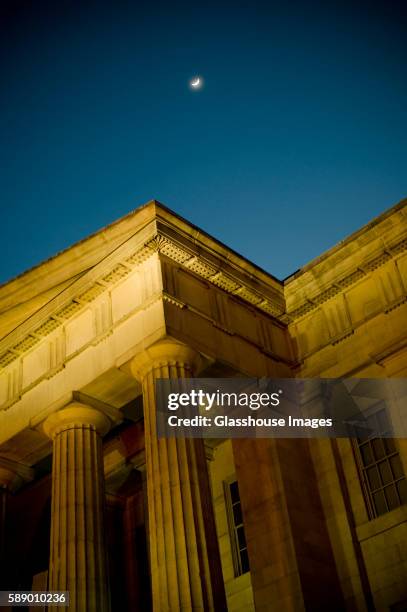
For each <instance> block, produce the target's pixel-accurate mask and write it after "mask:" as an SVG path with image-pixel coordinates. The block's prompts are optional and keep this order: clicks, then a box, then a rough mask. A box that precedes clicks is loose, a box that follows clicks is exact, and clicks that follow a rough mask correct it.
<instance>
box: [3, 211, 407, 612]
mask: <svg viewBox="0 0 407 612" xmlns="http://www.w3.org/2000/svg"><path fill="white" fill-rule="evenodd" d="M406 203H407V202H406V201H403V202H401V203H400V204H398V205H396V206H395V207H393V208H392V209H390V210H389V211H388V212H386V213H385V214H383V215H382V216H380V217H379V218H377V219H375V220H374V221H372V222H371V223H370V224H369V225H367V226H366V227H364V228H362V229H361V230H360V231H358V232H356V233H355V234H353V235H352V236H350V237H349V238H347V239H346V240H344V241H343V242H341V243H340V244H339V245H337V246H336V247H334V248H333V249H331V250H330V251H328V252H327V253H325V254H323V255H321V257H319V258H318V259H316V260H314V261H313V262H311V263H310V264H308V265H307V266H305V267H304V268H302V269H301V270H300V271H298V272H296V273H295V274H294V275H293V276H291V277H289V278H288V279H286V280H285V281H279V280H277V279H275V278H273V277H272V276H270V275H268V274H266V273H265V272H264V271H262V270H260V269H259V268H257V267H256V266H255V265H253V264H251V263H250V262H248V261H247V260H245V259H243V258H242V257H240V256H239V255H237V254H236V253H234V252H233V251H231V250H229V249H228V248H227V247H225V246H224V245H222V244H220V243H218V242H217V241H216V240H214V239H213V238H211V237H210V236H208V235H207V234H205V233H204V232H202V231H200V230H199V229H198V228H196V227H194V226H192V225H191V224H189V223H188V222H187V221H185V220H184V219H182V218H180V217H178V216H177V215H175V214H174V213H173V212H171V211H170V210H168V209H167V208H165V207H164V206H162V205H161V204H159V203H157V202H155V201H153V202H150V203H149V204H147V205H145V206H143V207H141V208H139V209H137V210H136V211H134V212H132V213H131V214H129V215H128V216H126V217H124V218H123V219H121V220H119V221H118V222H116V223H114V224H113V225H111V226H109V227H107V228H105V229H104V230H102V231H100V232H98V233H97V234H94V235H93V236H90V237H89V238H87V239H86V240H84V241H82V242H80V243H78V244H77V245H75V246H73V247H71V248H70V249H68V250H66V251H64V252H62V253H60V254H59V255H57V256H56V257H54V258H52V259H50V260H48V261H46V262H45V263H43V264H41V265H39V266H37V267H36V268H33V269H32V270H29V271H28V272H26V273H25V274H23V275H21V276H19V277H17V278H16V279H14V280H12V281H10V282H9V283H7V284H6V285H3V286H2V287H1V288H0V478H1V484H2V490H1V493H2V497H1V517H0V519H1V531H0V552H1V559H2V567H3V571H2V572H1V575H2V583H3V587H2V588H3V589H19V590H22V589H28V590H30V589H37V590H38V589H41V588H50V589H66V590H69V591H70V596H71V606H70V609H72V610H78V611H81V612H82V611H85V610H91V611H92V610H109V609H112V610H120V611H122V610H149V609H153V610H155V611H156V612H165V611H167V610H174V611H175V610H193V609H194V610H195V609H197V610H221V611H222V610H226V609H228V610H230V611H238V610H241V611H243V610H247V611H250V610H258V611H270V612H273V611H281V610H295V611H296V610H311V611H313V610H325V609H329V608H330V609H333V610H358V611H359V610H360V611H362V610H372V609H376V610H392V611H400V610H405V609H407V520H406V519H407V505H406V504H405V503H402V502H403V499H402V497H401V495H402V493H400V499H399V501H400V500H401V502H400V503H398V504H396V503H394V504H393V506H394V507H393V506H392V508H391V509H390V508H386V511H383V509H382V508H381V507H380V508H379V507H378V506H375V503H376V502H375V501H374V500H373V501H372V499H373V498H372V499H371V498H370V497H369V495H370V493H369V492H367V491H366V483H365V482H364V481H363V479H362V474H364V471H363V466H361V464H360V460H358V456H359V455H358V452H359V450H358V449H357V448H356V447H355V446H354V444H353V442H351V441H350V440H348V439H338V440H242V439H239V440H237V439H236V440H233V441H230V440H227V441H223V442H222V443H220V444H214V443H213V444H205V445H204V444H203V442H202V441H201V440H196V441H184V442H183V441H176V440H168V441H167V440H160V439H157V436H156V431H155V420H154V410H155V404H154V379H155V378H156V377H157V376H160V377H169V378H177V377H180V376H182V377H184V376H189V375H191V374H196V373H198V375H199V376H208V377H209V376H210V377H228V376H236V375H237V376H241V375H248V376H255V377H261V376H268V377H281V378H283V377H331V378H335V377H342V376H344V377H405V376H407V350H406V342H407V334H406V328H407V305H406V288H407V223H406V220H407V207H406ZM393 444H394V447H392V450H391V453H390V455H389V456H390V459H389V461H393V462H394V464H395V465H397V466H399V465H402V469H403V470H404V471H403V474H407V445H406V440H395V441H394V443H393ZM395 457H396V458H395ZM400 462H401V463H400ZM378 469H379V468H378ZM397 469H398V470H400V469H401V468H400V467H397ZM403 474H402V473H400V474H399V475H398V485H397V486H400V487H401V486H404V483H403V482H402V481H403ZM234 483H237V484H236V485H235V484H234ZM237 485H238V488H236V487H237ZM395 486H396V485H395ZM237 491H238V492H239V498H238V500H237V498H236V497H233V496H236V495H237ZM380 495H384V493H383V492H381V493H380ZM383 499H384V498H383ZM386 499H387V497H386ZM236 500H237V501H236ZM377 503H378V502H377ZM383 503H384V502H383ZM388 503H390V502H388ZM392 503H393V502H392ZM237 506H238V510H236V508H237ZM387 510H388V511H387ZM240 513H241V514H240ZM237 515H238V516H242V519H241V521H242V522H241V524H240V522H239V520H240V519H239V520H238V521H237V522H236V516H237ZM238 523H239V524H238ZM242 529H244V534H245V540H244V541H243V540H241V539H239V538H240V535H239V534H241V533H242ZM236 538H237V539H236ZM242 542H243V543H242ZM236 546H237V548H236ZM239 546H240V547H241V549H242V550H243V552H241V550H240V548H239ZM246 559H247V560H248V561H247V562H248V564H249V566H250V571H245V570H246V569H247V567H246V565H245V564H246Z"/></svg>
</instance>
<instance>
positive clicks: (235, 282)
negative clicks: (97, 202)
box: [0, 224, 284, 371]
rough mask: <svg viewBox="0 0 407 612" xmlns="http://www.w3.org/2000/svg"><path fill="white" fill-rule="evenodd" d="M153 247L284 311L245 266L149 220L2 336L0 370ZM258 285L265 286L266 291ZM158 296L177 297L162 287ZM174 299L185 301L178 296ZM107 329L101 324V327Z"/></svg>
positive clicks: (272, 311) (265, 306) (262, 305)
mask: <svg viewBox="0 0 407 612" xmlns="http://www.w3.org/2000/svg"><path fill="white" fill-rule="evenodd" d="M154 253H158V254H159V255H160V256H163V257H166V258H168V259H170V260H172V261H174V262H175V263H177V264H178V265H181V266H182V267H184V268H185V269H186V270H188V271H190V272H192V273H193V274H196V275H198V276H200V277H202V278H204V279H205V280H207V281H208V282H210V283H212V284H213V285H214V286H216V287H218V288H221V289H222V290H224V291H226V292H227V293H229V294H230V295H233V296H235V297H237V298H239V299H241V300H243V301H244V302H246V303H248V304H250V305H251V306H255V307H257V308H259V309H260V310H262V311H263V312H266V313H267V314H269V315H272V316H274V317H276V318H278V317H279V316H280V315H281V314H282V313H283V311H284V301H283V297H282V294H281V295H278V293H275V294H274V295H273V294H272V292H271V291H270V290H269V289H268V290H267V288H264V287H263V286H262V285H261V284H260V283H257V286H256V282H255V280H256V279H254V278H252V277H247V278H245V273H244V271H241V272H240V273H234V271H233V270H232V269H231V270H229V271H226V270H225V263H224V262H222V261H221V260H220V259H219V260H216V258H215V257H214V256H213V255H211V256H206V255H205V253H204V252H203V250H202V249H200V252H197V249H196V247H195V248H194V246H193V245H188V244H183V243H180V242H177V241H174V240H172V239H171V238H169V237H168V236H166V235H164V234H163V233H159V232H157V228H156V225H155V224H150V225H149V226H147V227H145V228H143V230H142V231H141V232H139V233H138V234H137V235H135V236H133V237H132V238H130V239H129V240H128V241H127V242H126V243H125V244H124V245H122V246H121V247H120V248H119V249H116V250H115V251H114V252H113V253H111V254H110V255H109V256H108V257H106V258H105V259H104V260H103V261H102V262H100V263H99V264H97V265H96V266H94V267H93V268H92V269H91V270H89V271H88V272H86V273H85V274H84V275H82V276H81V277H80V278H79V279H78V280H77V281H75V282H74V283H72V285H70V286H69V287H67V288H66V289H65V290H64V291H62V292H61V293H60V294H59V295H58V296H57V297H55V298H53V299H52V300H50V301H49V302H48V303H47V304H46V305H45V306H43V307H42V308H40V309H39V310H38V311H37V312H36V313H35V314H34V315H32V316H30V317H29V318H28V319H27V320H25V321H24V322H23V323H22V324H21V325H20V326H18V327H17V328H16V329H15V330H13V332H11V333H10V334H8V335H7V336H6V337H5V338H3V339H2V340H1V341H0V371H1V369H4V368H6V367H7V366H8V365H10V364H12V363H13V362H14V361H16V360H17V359H19V358H21V357H23V356H24V355H25V354H26V353H27V352H28V351H30V350H31V349H33V348H34V347H35V346H36V345H37V344H39V343H40V342H41V341H42V340H43V339H44V338H46V337H47V336H48V335H49V334H51V333H53V332H54V331H56V330H57V329H58V328H61V327H63V326H64V325H65V324H66V323H67V322H68V321H69V320H70V319H72V318H73V317H74V316H76V315H79V314H80V313H81V311H83V310H84V309H85V308H86V307H88V306H89V304H90V303H91V302H93V301H94V300H96V299H97V298H98V297H99V296H100V295H101V294H103V293H104V292H105V291H111V290H112V289H113V288H114V287H115V286H116V285H117V284H119V283H120V282H121V281H122V280H123V279H124V278H125V277H126V276H128V275H129V274H130V273H131V272H132V271H133V270H134V269H135V268H136V267H137V266H139V265H140V264H141V263H143V262H144V261H146V260H147V259H148V258H149V257H151V256H152V255H153V254H154ZM262 290H265V291H267V294H265V293H263V292H262ZM163 299H167V300H168V299H172V300H173V301H174V300H175V301H177V300H176V298H171V296H169V295H168V294H167V293H165V292H163ZM177 305H178V306H180V307H183V306H184V305H183V304H181V303H178V302H177ZM108 331H109V330H105V333H106V332H107V333H108Z"/></svg>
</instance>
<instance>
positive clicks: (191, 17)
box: [0, 0, 407, 281]
mask: <svg viewBox="0 0 407 612" xmlns="http://www.w3.org/2000/svg"><path fill="white" fill-rule="evenodd" d="M403 5H404V8H403ZM406 15H407V9H406V8H405V3H404V2H402V1H400V2H396V1H394V0H383V2H363V3H362V2H358V1H357V0H354V1H349V2H348V1H346V0H342V1H341V2H326V1H324V2H322V1H321V2H316V1H313V0H309V1H307V2H306V1H305V0H301V1H298V0H293V1H291V2H273V1H272V0H271V1H270V2H264V3H259V2H257V3H256V2H254V1H253V0H248V1H247V2H239V1H235V2H230V3H229V2H222V1H219V2H216V3H215V2H214V3H211V2H205V3H203V2H202V3H196V2H188V3H170V2H165V3H162V4H160V3H153V2H139V1H136V0H134V1H133V2H130V1H128V2H124V1H120V0H115V1H113V0H112V1H111V2H102V1H100V0H99V1H94V2H85V1H79V0H78V1H77V2H75V1H71V2H65V1H63V0H58V1H57V2H55V0H52V2H45V1H43V0H31V1H25V2H22V1H21V0H11V1H9V0H2V2H1V8H0V62H1V71H0V79H1V80H0V87H1V97H0V105H1V112H0V134H1V140H2V146H1V150H0V198H1V224H0V235H1V241H2V257H1V263H0V281H4V280H7V279H8V278H11V277H12V276H14V275H16V274H18V273H20V272H22V271H23V270H25V269H27V268H29V267H31V266H33V265H34V264H36V263H38V262H40V261H41V260H43V259H45V258H47V257H49V256H51V255H53V254H55V253H56V252H58V251H60V250H62V249H63V248H65V247H67V246H69V245H70V244H73V243H74V242H76V241H77V240H79V239H81V238H83V237H85V236H87V235H88V234H90V233H92V232H94V231H96V230H97V229H99V228H101V227H103V226H104V225H106V224H108V223H110V222H112V221H114V220H116V219H117V218H118V217H120V216H122V215H124V214H126V213H127V212H128V211H129V210H131V209H133V208H135V207H137V206H139V205H140V204H143V203H145V202H146V201H147V200H149V199H152V198H156V199H158V200H160V201H161V202H163V203H164V204H166V205H167V206H169V207H170V208H172V209H173V210H175V211H176V212H177V213H179V214H181V215H182V216H184V217H186V218H187V219H188V220H190V221H191V222H193V223H195V224H197V225H198V226H200V227H201V228H202V229H204V230H206V231H207V232H209V233H210V234H212V235H213V236H215V237H216V238H218V239H219V240H221V241H223V242H225V243H226V244H227V245H229V246H230V247H232V248H234V249H235V250H237V251H238V252H240V253H241V254H242V255H244V256H246V257H248V258H249V259H251V260H252V261H254V262H255V263H257V264H258V265H260V266H262V267H263V268H265V269H266V270H268V271H269V272H271V273H272V274H274V275H275V276H277V277H280V278H282V277H285V276H287V275H288V274H290V273H292V272H294V271H295V270H296V269H297V268H299V267H301V266H302V265H304V264H305V263H307V262H308V261H309V260H310V259H312V258H313V257H315V256H317V255H319V254H320V253H321V252H322V251H324V250H326V249H327V248H329V247H331V246H333V245H334V244H336V243H337V242H338V241H339V240H341V239H342V238H344V237H346V236H347V235H348V234H349V233H351V232H352V231H354V230H356V229H358V228H359V227H360V226H362V225H363V224H365V223H367V222H368V221H370V220H371V218H372V217H374V216H376V215H378V214H380V213H381V212H383V211H384V210H385V209H386V208H388V207H390V206H391V205H393V204H394V203H396V202H397V201H399V200H400V199H402V198H403V197H405V196H406V195H407V185H406V183H407V147H406V141H407V139H406V137H407V128H406V126H407V61H406V60H407V19H406ZM195 74H201V75H203V77H204V78H205V87H204V88H203V89H202V90H200V91H191V90H190V89H189V88H188V80H189V79H190V78H191V77H192V76H194V75H195Z"/></svg>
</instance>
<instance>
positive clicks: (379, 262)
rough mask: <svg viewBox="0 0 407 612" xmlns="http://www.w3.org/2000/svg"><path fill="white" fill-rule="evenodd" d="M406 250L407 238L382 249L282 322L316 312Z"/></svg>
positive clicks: (316, 294) (403, 298)
mask: <svg viewBox="0 0 407 612" xmlns="http://www.w3.org/2000/svg"><path fill="white" fill-rule="evenodd" d="M406 250H407V238H402V239H401V240H400V239H399V240H398V241H395V242H394V244H390V245H388V246H386V248H383V249H381V250H380V251H379V252H378V253H375V254H374V255H373V256H371V257H370V258H367V259H366V261H363V262H361V263H359V265H356V266H354V267H353V268H351V269H349V270H348V271H347V272H346V273H345V274H342V275H341V276H338V278H337V279H335V281H334V282H331V283H330V284H328V285H326V286H325V287H324V288H323V290H322V291H320V292H319V293H315V294H313V295H312V296H309V297H308V296H307V298H306V299H305V300H304V301H303V302H302V304H300V306H296V308H294V309H293V310H291V311H287V312H286V313H285V314H284V315H283V316H282V320H283V321H284V322H285V323H287V324H289V323H292V322H294V321H296V320H298V319H301V318H302V317H304V316H306V315H308V314H309V313H310V312H312V311H313V310H316V309H317V308H318V307H319V306H320V305H321V304H323V303H325V302H327V301H328V300H330V299H331V298H333V297H335V296H336V295H337V294H339V293H341V292H343V291H345V290H347V289H349V288H350V287H351V286H353V285H355V284H356V283H358V282H359V281H361V280H362V279H364V278H366V277H367V276H369V275H370V274H371V273H372V272H374V271H375V270H377V269H378V268H381V267H382V266H384V265H385V264H386V263H388V262H389V261H391V260H395V259H396V258H397V257H398V256H399V255H400V254H402V253H403V252H405V251H406ZM285 293H286V294H287V293H288V291H287V286H286V287H285ZM406 299H407V296H406V295H405V294H404V295H403V296H401V297H400V298H399V299H398V300H397V302H395V303H393V304H390V305H389V307H388V308H386V309H385V311H386V312H389V311H390V310H392V309H394V308H397V307H398V306H400V305H401V304H403V303H404V302H405V301H406Z"/></svg>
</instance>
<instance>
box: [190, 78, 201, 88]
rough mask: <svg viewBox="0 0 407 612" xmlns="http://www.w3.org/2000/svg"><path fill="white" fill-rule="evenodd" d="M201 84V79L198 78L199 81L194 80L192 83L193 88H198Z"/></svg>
mask: <svg viewBox="0 0 407 612" xmlns="http://www.w3.org/2000/svg"><path fill="white" fill-rule="evenodd" d="M200 83H201V79H200V78H199V77H198V78H197V79H194V80H193V81H191V87H198V86H199V85H200Z"/></svg>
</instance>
